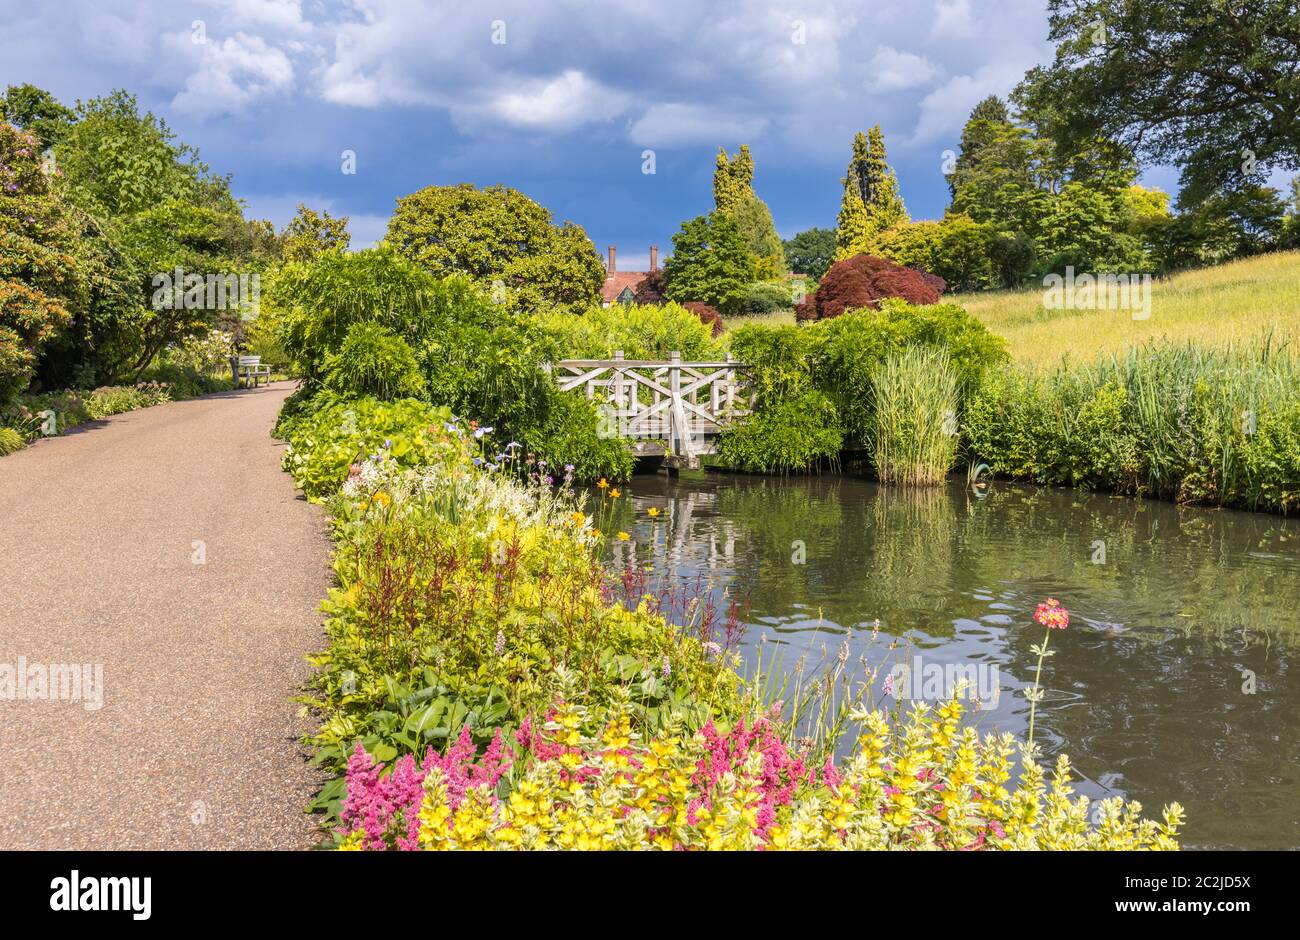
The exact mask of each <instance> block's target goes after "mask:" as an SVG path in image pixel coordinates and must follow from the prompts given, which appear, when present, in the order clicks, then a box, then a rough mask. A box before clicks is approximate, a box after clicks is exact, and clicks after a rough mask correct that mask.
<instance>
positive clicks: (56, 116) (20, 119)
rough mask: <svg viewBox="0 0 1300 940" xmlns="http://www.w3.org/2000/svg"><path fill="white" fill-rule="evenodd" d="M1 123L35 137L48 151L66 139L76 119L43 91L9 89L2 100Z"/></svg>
mask: <svg viewBox="0 0 1300 940" xmlns="http://www.w3.org/2000/svg"><path fill="white" fill-rule="evenodd" d="M0 120H4V121H8V122H9V123H10V124H13V125H15V126H17V127H20V128H22V129H23V130H25V131H27V132H29V133H30V134H32V135H33V136H34V137H35V138H36V139H37V140H38V141H39V142H40V146H41V147H42V148H49V147H52V146H54V145H55V144H57V143H58V142H59V141H60V140H62V139H63V135H64V134H66V133H67V130H68V126H69V125H70V124H71V123H72V122H73V121H74V120H75V115H74V114H73V113H72V110H71V109H70V108H67V107H65V106H64V105H63V104H62V103H61V102H60V101H59V100H58V99H57V98H55V97H54V96H53V95H51V94H50V93H49V92H48V91H45V90H44V89H43V88H37V87H36V86H35V85H10V86H9V88H8V89H6V91H5V93H4V96H3V97H0Z"/></svg>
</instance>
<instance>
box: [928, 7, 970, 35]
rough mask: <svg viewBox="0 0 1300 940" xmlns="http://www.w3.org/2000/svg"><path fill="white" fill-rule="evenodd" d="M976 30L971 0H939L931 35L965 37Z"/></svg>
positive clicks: (935, 8) (935, 9)
mask: <svg viewBox="0 0 1300 940" xmlns="http://www.w3.org/2000/svg"><path fill="white" fill-rule="evenodd" d="M974 32H975V24H974V22H973V21H972V19H971V15H970V0H938V2H937V3H935V6H934V23H933V25H931V27H930V35H931V36H949V37H956V38H964V37H967V36H970V35H972V34H973V33H974Z"/></svg>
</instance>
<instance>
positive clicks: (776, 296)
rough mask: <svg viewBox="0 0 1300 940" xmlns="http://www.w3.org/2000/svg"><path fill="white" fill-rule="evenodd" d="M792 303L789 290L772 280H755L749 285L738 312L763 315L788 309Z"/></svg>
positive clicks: (748, 314) (747, 314)
mask: <svg viewBox="0 0 1300 940" xmlns="http://www.w3.org/2000/svg"><path fill="white" fill-rule="evenodd" d="M793 305H794V300H793V298H791V296H790V290H789V288H787V287H786V286H785V285H784V284H777V283H774V282H773V281H757V282H755V283H753V284H751V285H749V289H748V290H746V291H745V296H744V299H742V300H741V302H740V309H739V310H738V311H737V312H738V313H740V314H742V315H745V316H763V315H765V314H769V313H775V312H776V311H778V310H789V309H790V308H791V307H792V306H793Z"/></svg>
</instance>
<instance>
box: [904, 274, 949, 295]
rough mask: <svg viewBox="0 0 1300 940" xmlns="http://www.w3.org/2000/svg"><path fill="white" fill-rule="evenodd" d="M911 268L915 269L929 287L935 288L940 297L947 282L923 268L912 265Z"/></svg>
mask: <svg viewBox="0 0 1300 940" xmlns="http://www.w3.org/2000/svg"><path fill="white" fill-rule="evenodd" d="M912 270H913V271H915V272H916V273H917V274H919V275H921V277H922V278H924V280H925V283H927V284H929V285H930V286H931V287H933V288H934V289H935V290H937V291H938V292H939V296H940V297H942V296H943V294H944V291H946V290H947V289H948V282H947V281H945V280H944V279H943V278H941V277H940V276H939V275H937V274H931V273H930V272H929V271H926V270H925V269H924V268H917V267H913V268H912Z"/></svg>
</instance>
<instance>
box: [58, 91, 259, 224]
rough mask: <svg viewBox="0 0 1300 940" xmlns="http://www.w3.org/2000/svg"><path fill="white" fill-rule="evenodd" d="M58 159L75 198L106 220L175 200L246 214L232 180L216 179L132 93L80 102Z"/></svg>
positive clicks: (116, 92)
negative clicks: (238, 203) (237, 200)
mask: <svg viewBox="0 0 1300 940" xmlns="http://www.w3.org/2000/svg"><path fill="white" fill-rule="evenodd" d="M54 154H55V157H56V160H57V164H58V168H59V173H60V179H61V181H62V183H63V185H64V187H65V188H66V190H67V192H68V195H69V196H70V198H71V199H72V200H73V201H74V202H76V203H77V204H78V205H81V206H82V207H83V208H85V209H87V210H88V211H90V212H92V213H94V214H95V215H97V216H99V217H100V218H102V219H111V218H115V217H120V216H126V215H130V214H132V213H135V212H141V211H144V210H146V209H150V208H152V207H154V206H157V205H158V204H160V203H162V202H165V201H167V200H179V201H181V202H185V203H189V204H208V205H218V204H220V205H223V206H224V207H225V208H226V209H227V210H231V211H237V209H238V207H237V206H236V204H235V202H234V199H233V197H231V195H230V190H229V183H228V180H226V179H225V178H223V177H213V176H211V175H209V171H208V167H207V165H206V164H204V163H202V162H201V161H200V160H199V159H198V151H196V150H195V149H194V148H193V147H190V146H189V145H188V144H183V143H178V142H177V140H176V135H175V134H174V133H173V132H172V130H171V129H170V128H169V127H168V126H167V122H166V121H164V120H162V119H160V118H157V117H155V116H154V115H153V114H152V113H149V112H146V113H144V114H141V113H140V110H139V106H138V104H137V102H136V98H135V96H134V95H129V94H127V93H126V92H125V91H114V92H113V93H112V94H110V95H108V96H107V97H105V98H93V99H91V100H90V101H87V102H84V103H83V102H78V103H77V108H76V121H75V123H73V124H72V125H70V126H69V128H68V130H67V132H66V133H65V134H64V135H63V138H62V140H60V141H59V142H58V143H57V144H56V145H55V147H54Z"/></svg>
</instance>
